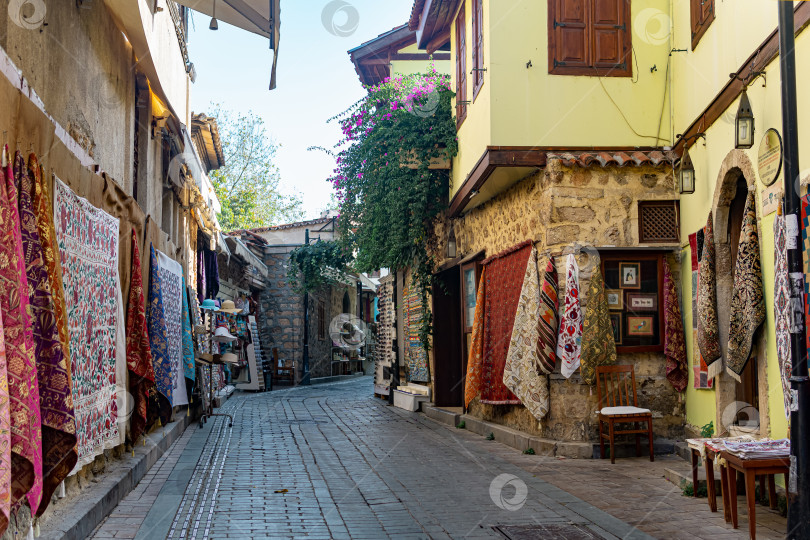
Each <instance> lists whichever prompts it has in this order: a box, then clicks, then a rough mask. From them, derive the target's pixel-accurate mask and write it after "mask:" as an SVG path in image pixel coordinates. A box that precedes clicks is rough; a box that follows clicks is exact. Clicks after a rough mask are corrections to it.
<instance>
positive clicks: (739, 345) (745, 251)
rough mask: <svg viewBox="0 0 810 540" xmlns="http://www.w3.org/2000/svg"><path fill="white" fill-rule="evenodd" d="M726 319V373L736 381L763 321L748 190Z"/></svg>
mask: <svg viewBox="0 0 810 540" xmlns="http://www.w3.org/2000/svg"><path fill="white" fill-rule="evenodd" d="M729 319H730V322H729V329H728V361H727V362H726V372H727V373H728V374H729V375H731V376H732V377H733V378H734V379H736V380H737V382H739V381H740V380H741V379H740V375H741V374H742V372H743V369H744V368H745V364H746V363H747V362H748V358H749V357H750V356H751V349H752V347H753V345H754V334H755V333H756V331H757V329H758V328H759V327H760V325H761V324H762V322H763V321H764V320H765V297H764V295H763V291H762V268H761V266H760V261H759V234H758V233H757V211H756V199H755V197H754V192H753V191H750V192H749V193H748V199H747V200H746V202H745V214H744V217H743V226H742V231H741V232H740V244H739V248H738V250H737V265H736V268H735V270H734V289H733V291H732V293H731V309H730V317H729Z"/></svg>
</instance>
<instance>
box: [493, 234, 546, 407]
mask: <svg viewBox="0 0 810 540" xmlns="http://www.w3.org/2000/svg"><path fill="white" fill-rule="evenodd" d="M541 304H542V301H541V299H540V275H539V273H538V271H537V250H536V249H535V248H534V246H532V248H531V253H530V255H529V260H528V263H527V264H526V272H525V274H524V277H523V285H522V287H521V290H520V300H519V301H518V307H517V313H516V314H515V323H514V327H513V329H512V337H511V339H510V341H509V350H508V352H507V353H506V362H505V364H504V369H503V384H504V386H506V387H507V388H508V389H509V390H511V391H512V392H513V393H514V394H515V395H516V396H517V397H518V398H519V399H520V401H521V403H523V406H524V407H526V408H527V409H528V410H529V412H530V413H532V415H533V416H534V417H535V418H537V419H538V420H541V419H543V418H544V417H545V416H546V414H547V413H548V396H549V393H548V378H547V377H546V376H545V374H544V373H543V371H542V370H541V369H540V363H541V362H540V355H539V354H538V353H539V350H540V347H541V346H543V343H542V332H541V327H542V326H543V324H544V323H543V321H542V319H541V317H540V312H541Z"/></svg>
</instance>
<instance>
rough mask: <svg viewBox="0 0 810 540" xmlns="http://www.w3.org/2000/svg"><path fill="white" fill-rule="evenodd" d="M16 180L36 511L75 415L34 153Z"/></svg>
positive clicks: (70, 463) (54, 481)
mask: <svg viewBox="0 0 810 540" xmlns="http://www.w3.org/2000/svg"><path fill="white" fill-rule="evenodd" d="M16 179H17V180H18V182H19V184H18V186H17V187H18V189H19V210H20V220H21V223H22V228H21V229H22V241H23V252H24V254H25V257H24V258H25V267H26V276H27V278H28V292H29V296H30V313H31V323H32V331H33V336H34V351H35V354H36V361H37V380H38V386H39V403H40V409H41V415H42V461H43V486H42V502H41V504H40V505H39V507H38V508H33V507H32V508H31V510H32V512H35V513H36V515H42V513H43V512H44V511H45V509H46V508H47V507H48V504H49V503H50V502H51V495H53V492H54V491H55V490H56V487H57V486H58V485H59V483H60V482H62V480H64V479H65V478H67V476H68V475H69V474H70V471H71V470H73V467H74V466H75V465H76V461H77V460H78V454H77V453H76V418H75V413H74V410H73V397H72V395H71V388H70V384H69V377H68V371H67V363H66V360H65V356H64V354H63V348H62V342H61V340H60V338H59V329H58V328H57V324H56V307H55V302H54V298H53V294H52V293H51V291H52V290H53V285H52V279H51V278H50V277H49V275H48V269H47V266H46V265H45V254H44V250H43V247H42V242H41V241H40V234H39V227H38V224H37V221H38V217H37V214H36V213H35V208H34V201H33V197H32V196H33V195H34V192H35V191H36V190H38V191H42V174H41V172H40V168H39V163H38V162H37V158H36V156H35V155H34V154H31V155H30V156H29V158H28V174H20V175H18V176H17V178H16ZM51 256H53V253H51Z"/></svg>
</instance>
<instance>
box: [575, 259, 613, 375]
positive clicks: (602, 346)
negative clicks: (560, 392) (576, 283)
mask: <svg viewBox="0 0 810 540" xmlns="http://www.w3.org/2000/svg"><path fill="white" fill-rule="evenodd" d="M581 363H582V365H581V366H580V375H582V380H583V381H585V383H586V384H589V385H592V384H593V383H594V382H596V368H597V366H607V365H610V364H615V363H616V341H615V340H614V339H613V324H612V323H611V322H610V311H609V308H608V302H607V293H606V292H605V281H604V280H603V279H602V271H601V270H600V268H599V266H596V267H594V270H593V273H592V274H591V283H590V285H589V286H588V305H587V306H586V308H585V320H584V322H583V323H582V358H581Z"/></svg>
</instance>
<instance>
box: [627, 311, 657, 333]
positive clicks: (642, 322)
mask: <svg viewBox="0 0 810 540" xmlns="http://www.w3.org/2000/svg"><path fill="white" fill-rule="evenodd" d="M654 335H655V329H654V328H653V317H636V316H633V315H628V316H627V336H628V337H636V336H654Z"/></svg>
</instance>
